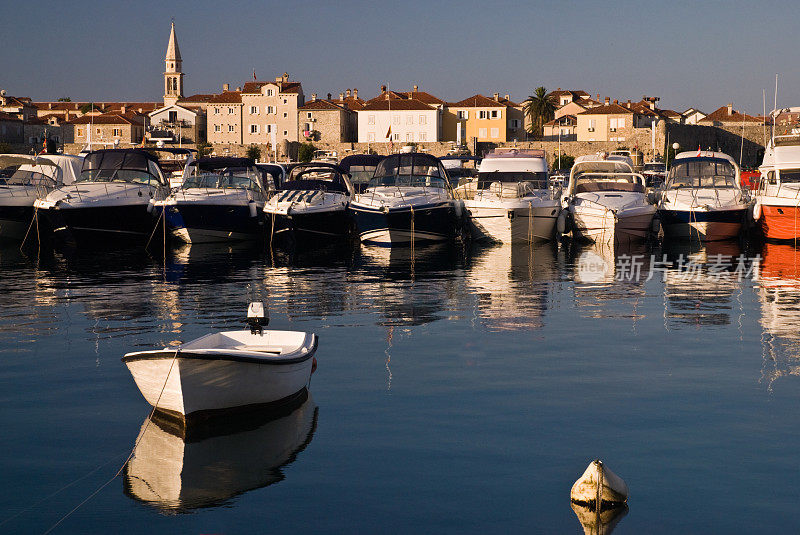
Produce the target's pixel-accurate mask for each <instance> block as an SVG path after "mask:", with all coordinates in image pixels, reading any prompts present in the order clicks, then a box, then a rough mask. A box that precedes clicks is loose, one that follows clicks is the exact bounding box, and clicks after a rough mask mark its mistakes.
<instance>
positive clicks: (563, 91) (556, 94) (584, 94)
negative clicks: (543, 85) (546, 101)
mask: <svg viewBox="0 0 800 535" xmlns="http://www.w3.org/2000/svg"><path fill="white" fill-rule="evenodd" d="M548 94H549V95H552V96H554V97H560V96H561V95H572V97H573V98H580V97H588V96H589V93H587V92H586V91H582V90H577V91H574V90H566V89H561V88H560V87H559V88H558V89H556V90H555V91H550V93H548Z"/></svg>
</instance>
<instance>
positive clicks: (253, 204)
mask: <svg viewBox="0 0 800 535" xmlns="http://www.w3.org/2000/svg"><path fill="white" fill-rule="evenodd" d="M247 207H248V208H249V209H250V217H256V216H257V215H258V207H257V206H256V202H255V201H247Z"/></svg>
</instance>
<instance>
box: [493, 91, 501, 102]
mask: <svg viewBox="0 0 800 535" xmlns="http://www.w3.org/2000/svg"><path fill="white" fill-rule="evenodd" d="M494 100H495V102H500V93H495V94H494Z"/></svg>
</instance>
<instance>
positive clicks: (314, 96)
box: [311, 93, 317, 102]
mask: <svg viewBox="0 0 800 535" xmlns="http://www.w3.org/2000/svg"><path fill="white" fill-rule="evenodd" d="M315 100H317V94H316V93H311V102H314V101H315Z"/></svg>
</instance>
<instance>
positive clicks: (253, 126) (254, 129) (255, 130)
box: [250, 124, 258, 134]
mask: <svg viewBox="0 0 800 535" xmlns="http://www.w3.org/2000/svg"><path fill="white" fill-rule="evenodd" d="M250 133H251V134H258V125H257V124H251V125H250Z"/></svg>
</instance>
